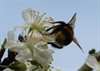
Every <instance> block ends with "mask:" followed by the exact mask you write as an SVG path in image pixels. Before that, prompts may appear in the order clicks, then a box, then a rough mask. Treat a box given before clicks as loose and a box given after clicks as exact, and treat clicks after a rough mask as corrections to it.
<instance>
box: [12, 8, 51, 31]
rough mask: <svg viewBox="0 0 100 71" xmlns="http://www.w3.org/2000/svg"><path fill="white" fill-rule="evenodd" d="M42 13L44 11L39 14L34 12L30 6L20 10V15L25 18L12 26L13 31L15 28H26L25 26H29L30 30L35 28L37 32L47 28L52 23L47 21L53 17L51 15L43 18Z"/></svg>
mask: <svg viewBox="0 0 100 71" xmlns="http://www.w3.org/2000/svg"><path fill="white" fill-rule="evenodd" d="M44 15H45V13H44V14H42V15H40V13H39V12H36V11H35V10H33V9H31V8H29V9H27V10H24V11H23V12H22V17H23V19H24V20H25V23H24V24H21V25H17V26H16V27H14V31H15V30H16V29H17V28H23V29H27V28H30V27H31V29H32V30H34V29H37V30H38V31H39V32H41V31H43V30H44V29H45V28H49V27H51V26H53V25H52V24H50V23H49V22H51V21H53V19H52V18H51V17H50V18H43V16H44Z"/></svg>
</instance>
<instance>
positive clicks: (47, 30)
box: [46, 26, 54, 31]
mask: <svg viewBox="0 0 100 71" xmlns="http://www.w3.org/2000/svg"><path fill="white" fill-rule="evenodd" d="M52 28H54V26H53V27H51V28H48V29H46V31H49V30H51V29H52Z"/></svg>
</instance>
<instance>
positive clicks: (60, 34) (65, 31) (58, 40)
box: [46, 13, 83, 51]
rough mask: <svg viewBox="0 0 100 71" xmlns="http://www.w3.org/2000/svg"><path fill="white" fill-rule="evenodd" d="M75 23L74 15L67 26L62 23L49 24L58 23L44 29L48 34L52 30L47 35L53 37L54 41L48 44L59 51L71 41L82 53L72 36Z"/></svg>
mask: <svg viewBox="0 0 100 71" xmlns="http://www.w3.org/2000/svg"><path fill="white" fill-rule="evenodd" d="M75 21H76V13H75V14H74V15H73V17H72V18H71V20H70V21H69V22H68V23H67V24H66V23H65V22H63V21H56V22H50V23H51V24H56V23H58V25H55V26H53V27H51V28H48V29H46V31H47V32H49V31H50V30H51V29H52V30H53V31H51V32H50V33H48V35H53V34H54V35H55V41H54V42H48V44H51V45H52V46H53V47H55V48H59V49H61V48H63V47H64V46H66V45H69V44H70V43H71V42H72V41H73V42H74V43H75V44H76V45H77V46H78V47H79V48H80V49H81V50H82V51H83V49H82V48H81V46H80V45H79V43H78V41H77V39H76V37H75V36H74V27H75Z"/></svg>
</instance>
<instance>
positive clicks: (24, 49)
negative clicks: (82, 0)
mask: <svg viewBox="0 0 100 71" xmlns="http://www.w3.org/2000/svg"><path fill="white" fill-rule="evenodd" d="M8 34H9V36H8V38H9V40H7V44H6V47H7V48H8V49H10V50H12V51H15V52H18V55H17V56H16V59H17V60H18V61H20V62H26V61H28V60H29V59H31V60H37V61H38V62H39V63H41V64H43V65H45V64H50V62H51V61H52V53H53V50H50V49H47V48H46V49H45V48H38V47H35V43H38V42H40V39H41V38H42V37H41V36H38V37H36V36H35V35H37V34H35V33H34V37H33V38H32V37H31V36H29V35H28V36H27V37H26V39H27V40H26V41H25V42H19V41H15V40H12V39H10V34H11V35H12V36H14V33H13V32H12V31H10V32H8ZM12 38H13V39H14V37H12ZM34 39H35V40H34ZM41 42H42V41H41ZM41 45H42V47H43V44H41ZM41 45H40V46H41Z"/></svg>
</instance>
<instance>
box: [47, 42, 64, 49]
mask: <svg viewBox="0 0 100 71" xmlns="http://www.w3.org/2000/svg"><path fill="white" fill-rule="evenodd" d="M48 44H51V45H52V46H53V47H55V48H58V49H62V48H63V47H60V46H58V45H56V44H55V43H53V42H48Z"/></svg>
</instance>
